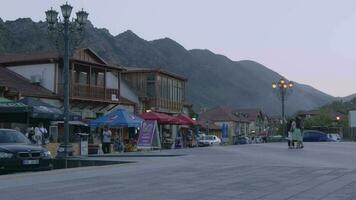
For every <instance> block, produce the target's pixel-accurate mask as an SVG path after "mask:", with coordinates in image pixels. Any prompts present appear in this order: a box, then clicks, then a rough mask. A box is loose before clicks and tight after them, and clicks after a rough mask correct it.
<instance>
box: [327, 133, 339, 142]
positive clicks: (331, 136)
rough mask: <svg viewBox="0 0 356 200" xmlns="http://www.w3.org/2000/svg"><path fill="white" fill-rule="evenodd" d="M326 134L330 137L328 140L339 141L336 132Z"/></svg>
mask: <svg viewBox="0 0 356 200" xmlns="http://www.w3.org/2000/svg"><path fill="white" fill-rule="evenodd" d="M327 136H328V138H329V139H330V141H333V142H340V141H341V137H340V135H339V134H337V133H328V134H327Z"/></svg>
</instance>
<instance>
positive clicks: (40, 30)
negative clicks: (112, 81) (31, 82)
mask: <svg viewBox="0 0 356 200" xmlns="http://www.w3.org/2000/svg"><path fill="white" fill-rule="evenodd" d="M46 35H47V29H46V23H44V22H38V23H35V22H33V21H32V20H31V19H18V20H16V21H6V22H3V21H2V20H1V19H0V54H1V53H15V52H31V51H45V50H49V49H53V45H50V44H51V43H50V42H49V40H48V37H47V36H46ZM82 46H85V47H90V48H92V49H93V50H94V51H96V52H97V53H98V54H99V55H100V56H102V57H103V58H104V59H107V60H109V61H110V62H112V63H116V64H121V65H125V66H135V67H154V68H162V69H166V70H169V71H172V72H175V73H178V74H181V75H184V76H186V77H187V78H188V79H189V82H188V85H187V97H188V101H189V102H191V103H193V104H194V107H195V108H196V109H199V108H203V107H204V108H205V107H213V106H216V105H227V106H232V107H239V108H242V107H244V108H253V107H260V108H262V109H263V110H264V111H266V112H268V113H269V114H273V115H276V114H279V113H280V102H279V100H278V99H277V95H276V94H274V93H273V91H272V89H271V83H272V81H276V80H278V79H280V78H281V77H282V76H281V75H279V74H278V73H276V72H274V71H272V70H270V69H268V68H267V67H265V66H263V65H261V64H259V63H256V62H254V61H249V60H244V61H236V62H235V61H232V60H230V59H228V58H227V57H225V56H222V55H217V54H214V53H213V52H211V51H209V50H200V49H194V50H187V49H185V48H184V47H183V46H181V45H180V44H178V43H177V42H175V41H174V40H172V39H169V38H163V39H158V40H153V41H146V40H144V39H142V38H140V37H138V36H137V35H136V34H135V33H133V32H132V31H126V32H124V33H121V34H119V35H117V36H112V35H111V34H110V33H109V31H108V30H106V29H98V28H95V27H94V26H93V25H92V24H88V25H87V31H86V34H85V40H84V42H83V44H82ZM333 99H334V98H333V97H332V96H330V95H327V94H325V93H323V92H320V91H318V90H316V89H314V88H312V87H310V86H307V85H303V84H296V87H295V89H294V90H293V93H292V94H291V95H290V96H289V101H288V103H287V112H288V113H294V112H295V111H297V110H309V109H314V108H316V107H320V106H322V105H324V104H326V103H330V102H331V101H332V100H333Z"/></svg>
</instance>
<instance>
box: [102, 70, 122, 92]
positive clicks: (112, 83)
mask: <svg viewBox="0 0 356 200" xmlns="http://www.w3.org/2000/svg"><path fill="white" fill-rule="evenodd" d="M105 81H106V87H107V88H111V89H119V79H118V77H117V76H115V75H114V74H113V73H112V72H106V80H105Z"/></svg>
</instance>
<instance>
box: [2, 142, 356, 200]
mask: <svg viewBox="0 0 356 200" xmlns="http://www.w3.org/2000/svg"><path fill="white" fill-rule="evenodd" d="M305 146H306V148H305V149H303V150H290V149H287V148H286V144H281V143H274V144H254V145H240V146H216V147H207V148H195V149H183V150H172V151H171V152H174V153H177V154H185V156H179V157H125V158H100V159H114V160H131V161H137V162H136V163H130V164H123V165H112V166H103V167H88V168H76V169H66V170H54V171H47V172H34V173H21V174H13V175H4V176H0V199H1V200H13V199H21V200H23V199H26V200H32V199H33V200H48V199H52V200H53V199H61V200H82V199H83V200H84V199H85V200H94V199H95V200H106V199H108V200H109V199H110V200H112V199H125V200H138V199H152V200H153V199H154V200H160V199H162V200H173V199H179V200H185V199H186V200H192V199H204V200H210V199H212V200H224V199H243V200H249V199H271V200H279V199H293V200H302V199H303V200H305V199H308V200H309V199H330V200H331V199H332V200H338V199H356V143H306V145H305Z"/></svg>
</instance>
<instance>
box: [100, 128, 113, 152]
mask: <svg viewBox="0 0 356 200" xmlns="http://www.w3.org/2000/svg"><path fill="white" fill-rule="evenodd" d="M111 136H112V133H111V131H110V129H109V128H108V127H107V126H105V127H104V130H103V141H102V144H103V152H104V153H110V149H111Z"/></svg>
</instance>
